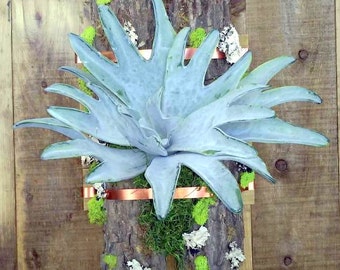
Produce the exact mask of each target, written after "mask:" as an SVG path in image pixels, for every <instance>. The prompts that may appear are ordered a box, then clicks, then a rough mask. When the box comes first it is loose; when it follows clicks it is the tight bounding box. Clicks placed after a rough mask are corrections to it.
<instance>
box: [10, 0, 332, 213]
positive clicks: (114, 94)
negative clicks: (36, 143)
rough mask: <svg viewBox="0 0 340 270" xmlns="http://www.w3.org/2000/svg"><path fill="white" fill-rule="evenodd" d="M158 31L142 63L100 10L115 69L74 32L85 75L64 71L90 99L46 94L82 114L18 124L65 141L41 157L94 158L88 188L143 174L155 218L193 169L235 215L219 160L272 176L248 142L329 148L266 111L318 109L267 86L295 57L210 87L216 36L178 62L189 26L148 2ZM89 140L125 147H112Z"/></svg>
mask: <svg viewBox="0 0 340 270" xmlns="http://www.w3.org/2000/svg"><path fill="white" fill-rule="evenodd" d="M152 2H153V7H154V14H155V21H156V30H155V31H156V33H155V38H154V42H153V47H152V55H151V58H150V59H148V60H147V59H144V58H143V57H142V56H141V55H140V54H139V52H138V50H137V48H136V46H135V45H133V43H132V42H131V41H130V39H129V38H128V36H127V34H126V33H125V30H124V29H123V27H122V26H121V25H120V23H119V21H118V20H117V18H116V16H115V15H114V14H113V13H112V11H111V10H110V9H109V8H108V7H107V6H99V15H100V18H101V22H102V25H103V28H104V30H105V34H106V36H107V38H108V41H109V43H110V45H111V48H112V50H113V51H114V53H115V55H116V57H117V59H118V63H113V62H111V61H110V60H108V59H107V58H105V57H104V56H102V55H101V54H100V53H99V52H98V51H97V50H96V49H94V48H93V47H91V46H90V45H88V44H87V43H86V42H85V41H84V40H83V39H82V38H80V37H79V36H77V35H74V34H70V42H71V45H72V47H73V49H74V51H75V52H76V53H77V55H78V56H79V58H80V59H81V61H82V62H83V64H84V66H85V67H86V69H87V70H88V71H89V73H87V72H84V71H81V70H79V69H76V68H73V67H61V68H60V69H61V70H63V71H67V72H70V73H72V74H74V75H76V76H77V77H78V78H80V79H82V80H84V81H85V82H86V84H87V86H88V87H89V88H90V89H91V90H92V91H93V92H94V93H95V97H90V96H88V95H86V94H85V93H83V92H82V91H80V90H79V89H77V88H75V87H73V86H70V85H66V84H53V85H51V86H50V87H48V88H46V89H45V90H46V91H47V92H51V93H57V94H61V95H64V96H67V97H70V98H72V99H74V100H76V101H78V102H79V103H81V104H82V105H83V106H85V107H86V108H87V110H86V111H81V110H76V109H74V108H65V107H56V106H52V107H49V108H48V110H47V111H48V113H49V114H50V115H51V116H52V117H51V118H40V119H29V120H24V121H21V122H18V123H16V124H15V127H39V128H47V129H50V130H54V131H56V132H59V133H62V134H64V135H66V136H68V137H69V138H70V140H68V141H64V142H59V143H55V144H52V145H50V146H49V147H47V148H46V149H45V150H44V151H43V153H42V156H41V157H42V159H59V158H70V157H78V156H83V155H91V156H94V157H96V158H97V159H98V160H100V164H99V165H98V166H97V167H96V168H95V170H94V171H93V172H92V173H91V174H89V175H88V176H87V178H86V181H87V182H88V183H95V182H102V181H105V182H116V181H121V180H128V179H131V178H133V177H135V176H137V175H139V174H142V173H144V174H145V177H146V179H147V181H148V182H149V184H150V185H151V187H152V190H153V197H154V206H155V209H156V213H157V215H158V217H159V218H164V217H165V216H166V215H167V213H168V211H169V208H170V205H171V202H172V197H173V192H174V189H175V187H176V183H177V179H178V176H179V174H180V169H181V166H186V167H189V168H190V169H191V170H193V171H194V172H195V173H197V174H198V175H199V176H200V177H201V178H202V179H203V180H204V181H205V182H206V183H207V184H208V186H209V187H210V188H211V189H212V190H213V191H214V192H215V194H216V195H217V196H218V197H219V199H220V200H221V201H222V202H223V203H224V204H225V206H226V207H228V208H229V209H230V210H231V211H233V212H240V211H241V210H242V198H241V193H240V189H239V186H238V183H237V181H236V179H235V178H234V176H233V175H232V173H231V172H230V171H229V170H228V168H226V167H225V166H224V165H223V163H222V161H224V160H233V161H237V162H240V163H242V164H245V165H247V166H248V167H250V168H252V169H253V170H254V171H256V172H257V173H258V174H260V175H262V176H263V177H264V178H266V179H268V180H269V181H270V182H274V181H275V180H274V179H273V177H272V176H271V175H270V173H269V172H268V171H267V168H266V165H265V164H264V162H263V161H262V160H261V158H259V157H258V154H257V152H256V150H255V149H254V148H253V147H252V146H251V145H250V143H251V142H263V143H296V144H304V145H312V146H325V145H327V144H328V139H327V138H326V137H324V136H323V135H321V134H319V133H317V132H314V131H311V130H308V129H304V128H301V127H297V126H294V125H291V124H288V123H287V122H284V121H282V120H280V119H279V118H277V117H276V116H275V112H274V110H272V109H271V107H273V106H275V105H278V104H282V103H285V102H291V101H307V102H314V103H321V99H320V97H319V96H318V95H316V94H315V93H313V92H311V91H309V90H307V89H304V88H301V87H296V86H284V87H280V88H274V89H273V88H270V86H268V82H269V80H270V79H271V78H272V77H273V76H274V75H275V74H276V73H278V72H279V71H280V70H282V69H283V68H285V67H286V66H288V65H289V64H291V63H293V62H294V61H295V59H294V58H292V57H288V56H282V57H278V58H275V59H273V60H271V61H268V62H266V63H264V64H262V65H260V66H259V67H257V68H256V69H255V70H253V71H252V72H250V73H249V74H248V75H245V73H246V71H247V70H248V68H249V65H250V62H251V58H252V56H251V53H247V54H246V55H245V56H243V57H242V58H241V59H240V60H239V61H238V62H237V63H236V64H234V65H233V66H231V68H229V69H228V71H226V72H225V74H223V75H222V76H220V77H219V78H218V79H216V80H215V81H214V82H212V83H211V84H209V85H204V77H205V73H206V70H207V68H208V65H209V62H210V59H211V55H212V53H213V51H214V50H215V48H216V45H217V43H218V40H219V33H218V31H212V32H211V33H210V34H209V35H208V36H207V38H206V39H205V40H204V42H203V44H202V45H201V46H200V47H199V49H198V50H197V51H196V53H195V55H194V56H193V58H192V59H191V60H190V62H189V63H188V64H187V65H185V64H184V50H185V46H186V42H187V38H188V34H189V31H190V29H189V28H184V29H182V30H181V31H180V32H179V33H178V34H176V33H175V31H174V29H173V28H172V26H171V24H170V22H169V19H168V17H167V15H166V12H165V9H164V6H163V3H162V1H161V0H152ZM89 135H90V136H93V137H95V138H97V139H100V140H102V141H105V142H108V143H110V144H114V145H120V146H129V147H130V149H121V148H110V147H107V146H105V145H100V144H98V143H96V142H94V141H92V140H91V139H90V138H89Z"/></svg>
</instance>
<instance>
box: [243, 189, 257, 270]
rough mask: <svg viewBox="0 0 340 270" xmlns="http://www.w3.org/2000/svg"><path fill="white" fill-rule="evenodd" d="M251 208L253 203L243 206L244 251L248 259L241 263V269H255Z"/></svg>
mask: <svg viewBox="0 0 340 270" xmlns="http://www.w3.org/2000/svg"><path fill="white" fill-rule="evenodd" d="M253 193H254V192H253ZM251 208H252V205H251V204H245V205H244V206H243V225H244V241H243V253H244V256H245V257H246V259H245V261H244V262H243V263H242V264H241V267H240V270H252V269H253V243H252V242H253V238H252V223H251Z"/></svg>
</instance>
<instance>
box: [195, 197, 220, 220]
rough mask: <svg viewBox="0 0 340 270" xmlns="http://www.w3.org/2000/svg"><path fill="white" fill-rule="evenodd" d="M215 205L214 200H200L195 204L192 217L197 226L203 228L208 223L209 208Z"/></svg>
mask: <svg viewBox="0 0 340 270" xmlns="http://www.w3.org/2000/svg"><path fill="white" fill-rule="evenodd" d="M215 203H216V199H215V198H202V199H200V200H199V201H198V202H197V203H196V204H195V206H194V208H193V211H192V217H193V219H194V220H195V222H196V223H197V224H198V225H201V226H203V225H204V224H205V223H206V222H207V221H208V218H209V207H210V206H211V205H214V204H215Z"/></svg>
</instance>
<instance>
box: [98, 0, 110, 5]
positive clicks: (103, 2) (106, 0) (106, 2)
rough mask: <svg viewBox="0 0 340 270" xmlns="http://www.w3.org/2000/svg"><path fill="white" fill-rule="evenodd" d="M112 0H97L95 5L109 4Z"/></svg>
mask: <svg viewBox="0 0 340 270" xmlns="http://www.w3.org/2000/svg"><path fill="white" fill-rule="evenodd" d="M111 1H112V0H97V1H96V3H97V5H98V6H99V5H107V4H110V3H111Z"/></svg>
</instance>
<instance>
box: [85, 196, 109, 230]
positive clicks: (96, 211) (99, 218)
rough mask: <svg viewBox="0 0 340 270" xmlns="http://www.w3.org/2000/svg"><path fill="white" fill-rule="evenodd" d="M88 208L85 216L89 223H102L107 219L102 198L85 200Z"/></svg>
mask: <svg viewBox="0 0 340 270" xmlns="http://www.w3.org/2000/svg"><path fill="white" fill-rule="evenodd" d="M87 206H88V210H89V212H88V213H87V216H88V218H89V221H90V223H91V224H98V225H104V223H105V222H106V220H107V213H106V210H105V208H104V199H103V198H100V199H99V200H97V198H96V197H93V198H91V199H90V200H89V201H88V202H87Z"/></svg>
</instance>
